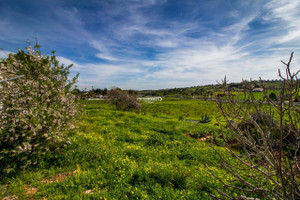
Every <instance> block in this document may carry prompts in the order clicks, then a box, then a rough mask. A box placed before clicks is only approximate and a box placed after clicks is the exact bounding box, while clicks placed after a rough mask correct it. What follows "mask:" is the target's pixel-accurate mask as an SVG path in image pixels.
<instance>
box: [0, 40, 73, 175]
mask: <svg viewBox="0 0 300 200" xmlns="http://www.w3.org/2000/svg"><path fill="white" fill-rule="evenodd" d="M52 53H53V55H52V56H46V55H41V52H40V51H39V46H38V45H36V46H34V48H32V47H31V46H29V47H28V48H27V51H23V50H19V51H18V53H16V54H10V55H9V57H8V58H6V59H2V60H1V61H0V79H9V78H13V77H16V76H20V75H24V77H23V78H20V79H17V80H13V81H10V82H5V83H3V84H1V85H0V103H1V104H2V106H1V107H0V163H1V165H0V174H2V172H6V173H9V172H11V171H13V170H16V169H18V168H25V167H26V166H28V165H35V164H37V162H38V160H39V159H40V158H41V157H42V156H44V155H47V154H48V153H50V152H51V151H54V150H58V149H61V148H62V147H64V146H65V145H66V144H67V143H69V139H68V137H67V135H66V131H68V130H70V129H72V128H74V125H73V123H74V119H75V118H76V116H77V114H78V112H77V103H76V99H75V96H74V95H73V94H72V92H71V87H72V86H73V85H74V84H75V82H76V81H77V78H78V74H77V75H76V77H74V78H73V79H72V80H71V81H68V80H67V76H68V74H69V69H70V68H71V67H72V65H70V66H68V67H65V66H64V65H59V62H58V61H57V59H56V57H55V55H54V53H55V52H52Z"/></svg>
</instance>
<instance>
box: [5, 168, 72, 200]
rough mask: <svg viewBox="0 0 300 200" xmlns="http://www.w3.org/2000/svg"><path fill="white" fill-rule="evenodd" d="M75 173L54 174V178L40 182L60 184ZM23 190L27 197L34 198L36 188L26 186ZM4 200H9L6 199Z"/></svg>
mask: <svg viewBox="0 0 300 200" xmlns="http://www.w3.org/2000/svg"><path fill="white" fill-rule="evenodd" d="M77 172H78V170H74V171H72V172H64V173H60V174H56V175H55V176H54V177H52V178H49V179H44V180H41V181H40V182H41V183H43V184H48V183H53V182H61V181H64V180H65V179H66V178H67V177H69V176H71V175H73V174H75V173H77ZM24 190H25V193H26V194H27V195H32V196H34V195H35V194H36V193H37V191H38V187H36V188H34V187H30V186H26V187H24ZM3 200H4V199H3ZM6 200H9V199H6Z"/></svg>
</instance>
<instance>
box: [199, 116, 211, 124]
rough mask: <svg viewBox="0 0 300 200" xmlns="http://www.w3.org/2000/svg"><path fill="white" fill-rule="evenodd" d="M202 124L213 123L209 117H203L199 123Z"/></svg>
mask: <svg viewBox="0 0 300 200" xmlns="http://www.w3.org/2000/svg"><path fill="white" fill-rule="evenodd" d="M199 122H200V123H201V124H206V123H209V122H211V119H210V117H209V116H208V115H202V117H201V119H200V121H199Z"/></svg>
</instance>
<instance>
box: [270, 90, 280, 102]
mask: <svg viewBox="0 0 300 200" xmlns="http://www.w3.org/2000/svg"><path fill="white" fill-rule="evenodd" d="M269 98H270V99H271V100H272V101H278V97H277V95H276V94H275V93H274V92H271V93H270V94H269Z"/></svg>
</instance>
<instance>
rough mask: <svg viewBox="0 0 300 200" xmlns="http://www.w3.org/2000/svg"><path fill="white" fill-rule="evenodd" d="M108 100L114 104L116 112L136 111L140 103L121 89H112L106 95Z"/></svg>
mask: <svg viewBox="0 0 300 200" xmlns="http://www.w3.org/2000/svg"><path fill="white" fill-rule="evenodd" d="M108 99H109V100H110V102H111V103H112V104H114V105H115V106H116V108H117V110H124V111H125V110H136V111H139V110H140V108H141V104H140V102H139V101H138V100H137V99H136V98H135V97H134V96H133V95H130V94H128V93H127V92H125V91H122V90H121V89H113V90H110V91H109V93H108Z"/></svg>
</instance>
